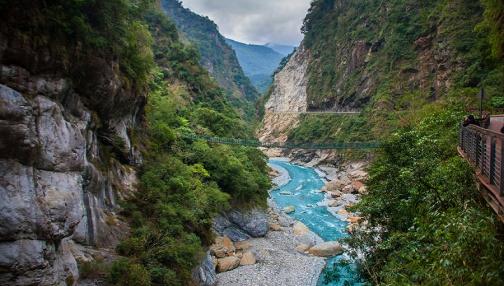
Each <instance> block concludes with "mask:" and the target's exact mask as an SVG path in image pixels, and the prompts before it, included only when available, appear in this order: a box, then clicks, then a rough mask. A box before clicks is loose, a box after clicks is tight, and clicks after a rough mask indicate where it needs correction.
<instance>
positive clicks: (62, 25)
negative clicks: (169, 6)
mask: <svg viewBox="0 0 504 286" xmlns="http://www.w3.org/2000/svg"><path fill="white" fill-rule="evenodd" d="M149 2H150V1H149V0H138V1H122V0H110V1H78V0H73V1H66V0H56V1H49V2H45V1H35V2H34V1H24V0H21V1H14V3H13V1H4V0H2V1H0V15H1V16H2V19H3V24H2V26H1V27H0V29H2V30H3V31H4V32H5V34H6V35H9V34H10V35H11V37H12V38H17V39H24V41H23V44H25V46H20V47H19V48H20V49H24V51H25V53H26V54H27V55H29V56H31V57H32V58H31V59H29V60H28V62H27V64H26V66H28V67H30V68H31V71H32V72H38V71H43V70H44V69H50V68H52V66H51V67H48V66H44V65H47V64H49V62H44V61H51V62H52V64H53V65H54V64H55V63H56V64H58V65H59V67H60V68H61V73H62V74H65V75H70V76H72V77H73V78H74V79H75V81H76V82H78V81H79V79H80V78H81V76H82V74H85V73H86V71H85V70H83V69H85V68H86V65H85V64H86V63H87V62H89V61H91V60H92V58H104V59H107V60H111V61H112V60H113V61H116V62H118V63H119V65H120V69H121V72H122V73H123V74H124V80H126V81H129V83H130V85H132V86H134V87H136V88H137V89H139V90H141V89H142V88H144V87H145V86H146V85H147V82H148V80H149V78H148V77H149V74H150V69H151V68H152V66H153V60H152V52H151V49H150V43H151V41H152V39H151V38H150V34H149V32H148V30H147V27H146V25H145V24H144V23H143V22H142V21H141V19H140V15H141V14H142V13H143V12H144V11H145V9H146V8H147V6H148V5H149ZM27 7H29V9H27ZM26 39H31V40H30V41H26ZM13 42H15V41H14V40H13ZM39 53H40V54H43V55H41V56H39V57H37V56H35V55H36V54H39ZM54 62H55V63H54Z"/></svg>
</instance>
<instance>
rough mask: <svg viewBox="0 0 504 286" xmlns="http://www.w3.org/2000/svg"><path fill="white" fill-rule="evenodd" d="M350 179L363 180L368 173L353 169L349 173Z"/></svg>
mask: <svg viewBox="0 0 504 286" xmlns="http://www.w3.org/2000/svg"><path fill="white" fill-rule="evenodd" d="M349 176H350V177H351V178H352V179H355V180H360V181H365V180H366V179H367V178H368V174H367V173H366V172H365V171H362V170H355V171H352V172H350V173H349Z"/></svg>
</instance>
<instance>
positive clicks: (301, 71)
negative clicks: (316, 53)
mask: <svg viewBox="0 0 504 286" xmlns="http://www.w3.org/2000/svg"><path fill="white" fill-rule="evenodd" d="M309 57H310V55H309V52H308V50H306V49H305V48H304V47H303V46H302V45H301V46H300V47H299V48H298V50H297V51H296V52H295V53H294V54H293V55H292V56H291V58H290V59H289V61H288V62H287V64H286V65H285V67H284V68H282V69H281V70H280V71H279V72H278V73H277V74H276V75H275V77H274V81H273V88H272V91H271V94H270V96H269V99H268V101H267V102H266V104H265V114H264V119H263V123H262V128H261V129H260V130H259V132H258V137H259V140H261V141H262V142H280V143H282V142H285V141H287V137H288V132H289V131H290V130H291V129H292V128H294V127H295V126H296V125H297V124H298V122H299V114H296V113H295V112H304V111H306V107H307V102H306V98H307V94H306V85H307V81H308V78H307V75H306V69H307V67H308V61H309Z"/></svg>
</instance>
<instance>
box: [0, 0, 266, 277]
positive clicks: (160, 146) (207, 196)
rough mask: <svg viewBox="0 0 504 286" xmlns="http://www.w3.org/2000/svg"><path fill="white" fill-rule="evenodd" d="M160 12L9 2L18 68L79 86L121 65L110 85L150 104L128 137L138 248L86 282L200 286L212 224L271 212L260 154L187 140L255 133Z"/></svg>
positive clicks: (128, 1)
mask: <svg viewBox="0 0 504 286" xmlns="http://www.w3.org/2000/svg"><path fill="white" fill-rule="evenodd" d="M153 2H155V1H150V0H106V1H80V0H72V1H67V0H65V1H35V2H33V1H16V2H15V3H14V2H12V1H0V14H1V15H2V17H3V19H4V21H5V24H3V25H2V26H0V29H2V33H3V34H6V35H10V36H11V37H12V38H13V39H14V40H12V41H10V42H9V43H10V44H12V43H14V44H19V45H20V46H19V49H21V50H23V53H22V54H26V55H27V56H26V58H25V59H23V58H21V59H19V58H15V57H20V55H21V53H20V55H2V56H4V58H3V60H5V62H7V64H8V61H9V60H10V59H12V58H15V59H16V60H26V61H27V64H26V66H27V67H29V68H31V70H30V72H34V73H43V72H44V71H45V70H50V71H57V72H58V73H61V74H62V76H68V77H71V78H72V79H74V81H73V82H74V83H79V82H81V81H85V80H86V77H83V76H82V75H83V74H100V75H101V74H103V73H106V71H107V70H105V72H104V71H102V70H99V71H97V70H93V69H97V68H100V67H102V66H114V67H115V68H114V69H110V73H112V74H105V76H110V77H113V76H118V77H120V78H121V82H122V83H124V84H125V85H126V86H127V87H128V89H125V90H127V91H129V90H133V91H134V92H135V94H136V95H138V96H139V97H140V96H142V97H143V96H146V95H148V96H147V98H148V102H147V106H146V107H145V113H143V111H142V112H140V113H141V114H143V115H144V117H145V118H144V126H139V128H138V129H137V130H129V132H130V137H131V138H132V140H133V141H134V142H133V143H134V144H135V146H136V147H137V148H138V149H140V150H142V153H143V158H144V161H143V165H142V166H143V167H141V168H140V170H139V175H140V186H139V188H140V190H139V191H138V192H137V194H136V195H135V196H134V197H133V198H131V199H129V200H128V201H125V202H122V204H123V209H124V213H123V214H124V215H125V216H126V217H127V218H128V219H129V220H130V225H131V236H130V238H128V239H126V240H124V241H123V242H122V243H121V244H120V245H119V246H118V247H117V251H118V253H119V254H120V255H122V256H124V257H123V258H122V259H120V260H118V261H116V262H115V263H113V265H112V266H111V267H107V266H104V264H103V263H98V262H97V263H88V264H82V265H80V268H81V269H80V270H81V274H82V276H83V277H86V276H88V277H93V275H100V274H103V270H104V269H108V271H109V275H108V282H109V283H110V284H113V285H140V286H142V285H188V284H190V283H191V271H192V270H193V268H194V267H195V266H197V265H198V264H199V262H200V261H201V258H202V256H203V254H204V247H205V246H207V245H208V244H209V243H210V242H211V240H212V237H211V236H212V234H211V232H210V227H211V220H212V218H213V217H214V216H215V215H216V214H217V213H218V212H220V211H225V210H227V209H228V208H229V207H231V206H241V207H248V206H265V204H266V197H267V190H268V189H269V187H270V181H269V178H268V177H267V175H266V174H267V165H266V160H265V157H264V155H263V154H262V153H261V152H260V151H258V150H255V149H250V148H245V147H229V146H221V145H213V144H207V143H203V142H192V141H187V140H184V139H182V137H181V134H183V133H197V134H207V135H215V136H226V137H236V138H245V137H246V138H250V137H252V136H253V135H252V128H251V127H250V126H249V125H248V124H247V123H246V122H245V121H243V120H242V117H241V116H240V114H238V112H237V111H236V110H235V109H234V108H233V107H232V106H231V105H230V104H229V103H228V100H227V97H226V95H225V91H224V90H223V89H222V88H220V87H219V86H218V83H216V82H215V80H213V79H212V78H211V77H210V75H209V73H208V72H207V71H206V70H205V69H204V68H203V67H201V66H200V58H199V52H198V50H197V49H195V48H194V47H192V46H189V45H186V44H184V43H182V41H181V39H179V34H178V31H177V29H176V26H175V25H174V24H173V23H172V22H171V21H170V20H169V19H168V18H167V16H166V15H165V14H164V13H162V12H161V10H160V7H156V6H155V4H154V3H153ZM27 7H30V9H26V8H27ZM16 39H18V41H16ZM19 39H21V40H19ZM27 39H31V40H30V41H28V40H27ZM97 62H99V63H101V62H103V63H104V64H103V65H96V63H97ZM48 64H51V65H52V66H48ZM91 88H92V87H91ZM77 90H79V91H82V89H77ZM91 90H92V89H91ZM83 92H84V91H83ZM252 94H254V93H252ZM118 96H123V95H122V94H119V95H118ZM105 149H106V148H105ZM105 149H104V150H105ZM110 153H111V154H109V155H110V156H115V155H114V154H113V152H110Z"/></svg>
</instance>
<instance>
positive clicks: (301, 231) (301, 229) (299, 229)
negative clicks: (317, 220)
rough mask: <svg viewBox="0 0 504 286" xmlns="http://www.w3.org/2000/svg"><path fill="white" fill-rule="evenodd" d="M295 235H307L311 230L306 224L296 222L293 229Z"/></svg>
mask: <svg viewBox="0 0 504 286" xmlns="http://www.w3.org/2000/svg"><path fill="white" fill-rule="evenodd" d="M292 230H293V232H294V235H305V234H307V233H309V232H310V229H308V227H307V226H306V225H304V223H302V222H300V221H296V222H295V223H294V226H293V227H292Z"/></svg>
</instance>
